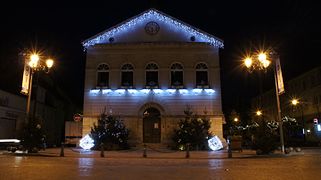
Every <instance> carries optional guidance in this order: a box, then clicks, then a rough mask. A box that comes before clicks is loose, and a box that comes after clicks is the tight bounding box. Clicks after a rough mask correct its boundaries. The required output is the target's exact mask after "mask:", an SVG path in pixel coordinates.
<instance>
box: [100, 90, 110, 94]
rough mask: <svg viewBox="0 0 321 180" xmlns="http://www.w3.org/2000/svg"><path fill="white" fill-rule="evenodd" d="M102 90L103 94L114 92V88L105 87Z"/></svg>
mask: <svg viewBox="0 0 321 180" xmlns="http://www.w3.org/2000/svg"><path fill="white" fill-rule="evenodd" d="M102 92H103V94H109V93H111V92H112V90H111V89H103V90H102Z"/></svg>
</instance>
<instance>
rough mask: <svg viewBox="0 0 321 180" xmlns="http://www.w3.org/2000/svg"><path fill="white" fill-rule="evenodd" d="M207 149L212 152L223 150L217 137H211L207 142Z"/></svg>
mask: <svg viewBox="0 0 321 180" xmlns="http://www.w3.org/2000/svg"><path fill="white" fill-rule="evenodd" d="M207 142H208V147H209V148H210V149H211V150H213V151H218V150H220V149H222V148H223V144H222V142H221V140H220V138H218V137H217V136H214V137H212V138H211V139H209V140H208V141H207Z"/></svg>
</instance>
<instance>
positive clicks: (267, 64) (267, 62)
mask: <svg viewBox="0 0 321 180" xmlns="http://www.w3.org/2000/svg"><path fill="white" fill-rule="evenodd" d="M261 63H262V65H263V67H264V68H267V67H269V65H270V64H271V61H269V60H264V61H262V62H261Z"/></svg>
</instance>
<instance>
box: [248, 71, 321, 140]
mask: <svg viewBox="0 0 321 180" xmlns="http://www.w3.org/2000/svg"><path fill="white" fill-rule="evenodd" d="M293 99H297V100H298V102H299V103H298V104H297V105H295V106H294V105H293V104H292V103H291V101H292V100H293ZM280 104H281V114H282V117H284V116H288V117H293V118H295V119H296V120H297V121H298V122H299V124H300V125H301V126H302V127H303V129H302V134H303V133H304V136H305V137H306V140H307V141H312V142H313V141H315V142H316V141H320V140H321V120H320V118H321V114H320V113H321V67H316V68H314V69H312V70H310V71H308V72H306V73H303V74H301V75H300V76H298V77H295V78H293V79H291V80H289V81H287V82H285V93H284V94H282V95H281V96H280ZM260 107H262V110H263V115H264V117H263V118H264V119H266V120H269V121H274V120H276V119H277V108H276V97H275V90H270V91H268V92H265V93H263V94H262V95H261V96H258V97H256V98H253V100H252V109H254V110H256V109H260ZM257 118H258V117H255V115H254V113H253V119H257Z"/></svg>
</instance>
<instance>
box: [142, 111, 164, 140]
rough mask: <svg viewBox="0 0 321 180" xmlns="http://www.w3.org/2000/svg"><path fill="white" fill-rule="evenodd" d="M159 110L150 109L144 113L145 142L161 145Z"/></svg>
mask: <svg viewBox="0 0 321 180" xmlns="http://www.w3.org/2000/svg"><path fill="white" fill-rule="evenodd" d="M160 115H161V114H160V112H159V110H158V109H156V108H153V107H150V108H147V109H146V110H145V111H144V113H143V142H144V143H160V139H161V116H160Z"/></svg>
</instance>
